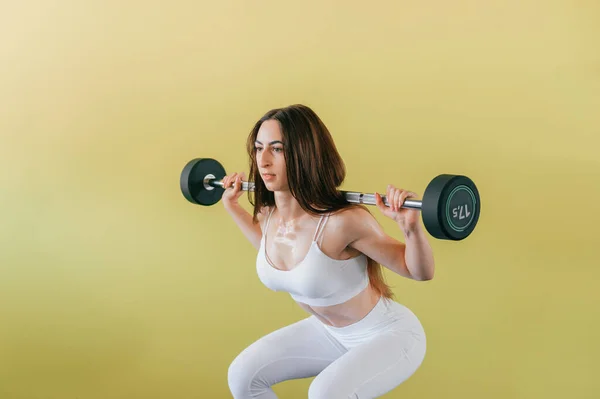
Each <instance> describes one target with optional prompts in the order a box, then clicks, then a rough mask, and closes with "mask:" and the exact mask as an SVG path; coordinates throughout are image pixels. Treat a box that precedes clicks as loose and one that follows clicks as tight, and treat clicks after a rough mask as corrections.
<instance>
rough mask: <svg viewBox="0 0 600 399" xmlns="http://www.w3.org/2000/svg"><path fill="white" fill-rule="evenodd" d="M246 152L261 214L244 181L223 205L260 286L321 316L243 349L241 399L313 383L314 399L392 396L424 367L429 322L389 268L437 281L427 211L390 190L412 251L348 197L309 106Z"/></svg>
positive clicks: (277, 122)
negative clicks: (389, 276)
mask: <svg viewBox="0 0 600 399" xmlns="http://www.w3.org/2000/svg"><path fill="white" fill-rule="evenodd" d="M247 149H248V154H249V157H250V177H251V179H250V181H253V182H254V183H255V189H254V193H251V192H249V193H248V198H249V200H250V202H251V203H252V204H253V206H254V212H253V215H250V214H249V213H248V212H246V211H245V210H244V209H243V208H242V207H241V206H240V205H239V204H238V198H239V197H240V196H241V195H242V193H243V191H241V182H242V181H243V180H245V176H244V174H243V173H242V174H238V173H233V174H230V175H228V176H226V177H225V178H224V179H223V183H224V187H225V188H226V190H225V192H224V194H223V199H222V201H223V204H224V206H225V209H226V210H227V212H228V213H229V214H230V215H231V216H232V217H233V219H234V220H235V222H236V223H237V225H238V226H239V227H240V229H241V230H242V232H243V233H244V235H245V236H246V237H247V238H248V240H250V242H251V243H252V244H253V245H254V246H255V247H256V249H257V250H258V257H257V264H256V267H257V272H258V276H259V278H260V280H261V281H262V282H263V283H264V284H265V285H266V286H267V287H268V288H270V289H272V290H275V291H286V292H289V293H290V295H291V297H292V298H293V299H294V300H295V301H296V302H297V303H298V305H299V306H301V307H302V308H303V309H305V310H306V311H307V312H308V313H310V314H311V315H310V316H309V317H307V318H305V319H303V320H301V321H298V322H296V323H293V324H291V325H288V326H285V327H283V328H281V329H279V330H277V331H274V332H272V333H270V334H268V335H266V336H264V337H262V338H260V339H259V340H257V341H256V342H254V343H253V344H251V345H250V346H249V347H247V348H246V349H245V350H243V351H242V352H241V353H240V354H239V355H238V356H237V357H236V358H235V360H234V361H233V362H232V364H231V365H230V367H229V372H228V381H229V388H230V390H231V393H232V394H233V396H234V397H235V398H260V399H267V398H269V399H271V398H276V397H277V396H276V395H275V393H274V392H273V390H272V389H271V387H272V386H273V385H275V384H277V383H279V382H282V381H285V380H290V379H297V378H306V377H313V376H316V378H315V379H314V380H313V382H312V383H311V385H310V388H309V392H308V397H309V398H310V399H317V398H324V399H325V398H326V399H337V398H361V399H363V398H375V397H379V396H381V395H383V394H384V393H386V392H389V391H390V390H392V389H393V388H394V387H396V386H398V385H399V384H401V383H402V382H403V381H405V380H406V379H407V378H409V377H410V376H411V375H412V374H413V373H414V372H415V371H416V369H417V368H418V367H419V366H420V365H421V363H422V361H423V358H424V356H425V346H426V338H425V333H424V331H423V328H422V326H421V323H420V322H419V320H418V319H417V317H416V316H415V315H414V314H413V313H412V312H411V311H410V310H409V309H408V308H406V307H404V306H403V305H401V304H399V303H398V302H395V301H394V300H393V299H392V298H393V295H392V292H391V290H390V288H389V287H388V286H387V285H386V284H385V282H384V280H383V275H382V271H381V266H380V265H384V266H386V267H387V268H389V269H390V270H392V271H394V272H396V273H398V274H399V275H401V276H404V277H407V278H411V279H414V280H419V281H423V280H430V279H431V278H433V274H434V260H433V254H432V251H431V247H430V246H429V244H428V242H427V238H426V235H425V231H424V229H423V228H422V227H421V225H420V223H419V211H417V210H411V209H401V208H400V206H401V205H402V203H403V202H404V200H405V199H406V198H412V197H416V194H415V193H413V192H410V191H405V190H401V189H397V188H396V187H394V186H392V185H390V186H388V188H387V193H386V194H387V199H388V203H389V207H388V206H386V205H385V204H384V203H383V200H382V198H381V196H380V195H379V194H376V202H377V207H378V208H379V210H380V211H381V212H382V213H383V214H384V215H385V216H387V217H389V218H391V219H393V220H394V221H395V222H396V223H397V225H398V227H399V228H400V230H401V231H402V232H403V234H404V239H405V243H402V242H400V241H398V240H396V239H394V238H392V237H390V236H388V235H387V234H386V233H384V232H383V230H382V228H381V226H380V225H379V224H378V222H377V221H376V219H375V218H374V217H373V215H372V214H371V213H370V212H369V211H368V210H367V209H366V207H365V206H364V205H357V204H351V203H349V202H348V201H347V200H346V199H345V197H344V195H343V193H341V192H340V191H338V187H339V186H340V185H341V184H342V182H343V180H344V178H345V167H344V163H343V160H342V158H341V157H340V155H339V153H338V151H337V149H336V146H335V144H334V142H333V139H332V137H331V135H330V133H329V131H328V129H327V127H326V126H325V125H324V124H323V122H322V121H321V119H320V118H319V117H318V116H317V115H316V114H315V113H314V112H313V111H312V110H311V109H310V108H308V107H306V106H303V105H292V106H289V107H286V108H281V109H274V110H271V111H269V112H268V113H267V114H266V115H264V116H263V117H262V118H261V119H260V120H259V121H258V122H257V123H256V125H255V126H254V128H253V129H252V131H251V133H250V135H249V137H248V141H247ZM252 196H254V199H253V198H252Z"/></svg>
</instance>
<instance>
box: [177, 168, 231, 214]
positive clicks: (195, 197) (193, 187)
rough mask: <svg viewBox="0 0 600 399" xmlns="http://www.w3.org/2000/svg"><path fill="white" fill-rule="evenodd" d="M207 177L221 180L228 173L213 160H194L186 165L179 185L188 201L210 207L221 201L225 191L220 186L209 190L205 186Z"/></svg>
mask: <svg viewBox="0 0 600 399" xmlns="http://www.w3.org/2000/svg"><path fill="white" fill-rule="evenodd" d="M207 175H213V176H215V180H221V179H223V178H224V177H225V175H226V173H225V169H224V168H223V166H222V165H221V164H220V163H219V162H218V161H216V160H214V159H211V158H196V159H192V160H191V161H189V162H188V163H187V164H186V165H185V167H184V168H183V171H182V172H181V178H180V182H179V184H180V186H181V192H182V193H183V196H184V197H185V198H186V199H187V200H188V201H190V202H192V203H194V204H198V205H205V206H209V205H213V204H216V203H217V202H219V201H220V200H221V197H222V196H223V192H224V191H225V190H224V189H223V188H222V187H220V186H216V187H214V186H210V187H211V188H212V190H209V189H207V188H206V187H205V186H204V178H205V177H206V176H207Z"/></svg>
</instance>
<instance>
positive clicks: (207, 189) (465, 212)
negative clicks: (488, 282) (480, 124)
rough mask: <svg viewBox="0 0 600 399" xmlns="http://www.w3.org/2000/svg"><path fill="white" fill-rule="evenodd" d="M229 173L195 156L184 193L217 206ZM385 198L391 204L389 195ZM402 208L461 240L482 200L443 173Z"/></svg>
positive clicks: (249, 187) (467, 183)
mask: <svg viewBox="0 0 600 399" xmlns="http://www.w3.org/2000/svg"><path fill="white" fill-rule="evenodd" d="M226 175H227V173H226V172H225V168H223V166H222V165H221V164H220V163H219V162H218V161H217V160H215V159H212V158H196V159H192V160H191V161H189V162H188V163H187V164H186V165H185V167H184V168H183V171H182V172H181V177H180V186H181V192H182V193H183V196H184V197H185V198H186V199H187V200H188V201H189V202H191V203H193V204H197V205H203V206H210V205H214V204H216V203H217V202H219V201H220V200H221V197H222V196H223V192H224V191H225V190H224V188H223V178H224V177H225V176H226ZM242 190H243V191H254V183H252V182H242ZM342 193H343V194H344V196H345V198H346V200H347V201H348V202H350V203H354V204H365V205H376V201H375V194H365V193H360V192H354V191H342ZM382 200H383V202H384V204H385V205H386V206H389V203H388V202H387V198H386V197H385V196H382ZM402 208H410V209H417V210H420V211H421V217H422V220H423V225H424V226H425V228H426V229H427V231H428V232H429V234H431V235H432V236H433V237H435V238H438V239H443V240H453V241H459V240H463V239H465V238H467V237H468V236H469V235H470V234H471V233H472V232H473V230H474V229H475V226H476V225H477V221H478V220H479V212H480V210H481V200H480V198H479V191H478V190H477V187H476V186H475V183H473V181H472V180H471V179H470V178H468V177H467V176H463V175H452V174H440V175H438V176H436V177H435V178H434V179H433V180H431V182H429V184H428V185H427V188H426V189H425V192H424V194H423V199H422V200H414V199H410V198H409V199H407V200H405V201H404V204H403V205H402Z"/></svg>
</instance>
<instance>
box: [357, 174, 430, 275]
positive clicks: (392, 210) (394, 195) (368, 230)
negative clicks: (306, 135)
mask: <svg viewBox="0 0 600 399" xmlns="http://www.w3.org/2000/svg"><path fill="white" fill-rule="evenodd" d="M414 197H416V194H415V193H413V192H410V191H406V190H400V189H396V188H395V187H393V186H391V185H390V186H388V191H387V199H388V203H389V204H390V206H389V207H388V206H386V205H385V204H384V203H383V200H382V198H381V196H380V195H379V194H376V196H375V198H376V202H377V207H378V208H379V209H380V211H381V212H382V213H383V214H384V215H385V216H387V217H389V218H391V219H392V220H394V221H395V222H396V224H397V226H398V228H399V229H400V230H401V231H402V233H403V235H404V243H403V242H400V241H398V240H396V239H395V238H393V237H390V236H389V235H388V234H386V233H385V232H384V231H383V229H382V227H381V225H379V223H378V222H377V220H375V218H374V217H373V215H371V214H370V213H368V212H366V211H363V210H360V211H358V210H357V212H351V216H350V215H349V217H350V218H351V219H353V220H349V222H350V223H348V224H347V225H348V230H347V232H348V233H349V234H350V236H351V242H350V244H349V246H350V247H352V248H355V249H357V250H359V251H360V252H362V253H364V254H365V255H367V256H368V257H370V258H372V259H373V260H375V261H376V262H378V263H379V264H381V265H383V266H385V267H387V268H388V269H390V270H392V271H394V272H395V273H397V274H399V275H401V276H404V277H408V278H411V279H413V280H418V281H426V280H431V279H432V278H433V276H434V270H435V262H434V259H433V251H432V249H431V246H430V245H429V241H428V239H427V235H426V233H425V230H424V228H423V227H422V225H421V224H420V212H419V211H418V210H415V209H404V208H401V205H402V204H403V203H404V200H405V199H407V198H414Z"/></svg>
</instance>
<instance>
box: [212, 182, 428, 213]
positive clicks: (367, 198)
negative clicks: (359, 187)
mask: <svg viewBox="0 0 600 399" xmlns="http://www.w3.org/2000/svg"><path fill="white" fill-rule="evenodd" d="M204 186H205V187H206V188H207V189H210V188H209V187H210V186H219V187H223V181H222V180H215V177H214V176H212V175H208V176H206V178H205V179H204ZM242 191H254V183H251V182H247V181H244V182H242ZM342 193H343V194H344V196H345V197H346V200H347V201H348V202H350V203H353V204H365V205H376V204H377V203H376V202H375V194H364V193H358V192H354V191H342ZM381 199H382V200H383V203H384V204H385V205H386V206H390V204H389V203H388V202H387V198H386V196H385V195H382V196H381ZM401 208H410V209H419V210H420V209H421V208H422V201H419V200H413V199H407V200H405V201H404V203H403V204H402V206H401Z"/></svg>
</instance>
